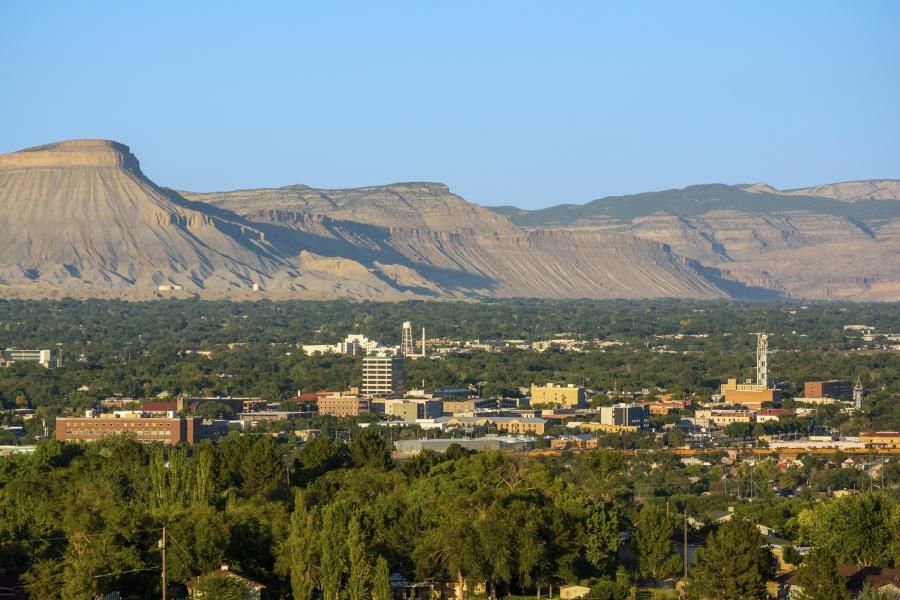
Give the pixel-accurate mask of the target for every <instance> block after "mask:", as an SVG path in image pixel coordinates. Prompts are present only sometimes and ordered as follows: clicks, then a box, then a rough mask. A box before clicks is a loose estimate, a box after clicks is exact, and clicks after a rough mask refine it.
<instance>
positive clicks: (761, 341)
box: [756, 333, 769, 388]
mask: <svg viewBox="0 0 900 600" xmlns="http://www.w3.org/2000/svg"><path fill="white" fill-rule="evenodd" d="M768 352H769V335H768V334H766V333H757V334H756V385H761V386H763V387H765V388H768V387H769V358H768Z"/></svg>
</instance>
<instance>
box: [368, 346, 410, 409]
mask: <svg viewBox="0 0 900 600" xmlns="http://www.w3.org/2000/svg"><path fill="white" fill-rule="evenodd" d="M402 393H403V357H402V356H390V355H387V354H375V355H371V356H366V357H365V358H363V364H362V388H361V389H360V395H361V396H363V397H364V398H385V397H389V396H399V395H401V394H402Z"/></svg>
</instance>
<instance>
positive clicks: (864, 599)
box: [856, 583, 900, 600]
mask: <svg viewBox="0 0 900 600" xmlns="http://www.w3.org/2000/svg"><path fill="white" fill-rule="evenodd" d="M856 600H900V592H897V591H894V590H890V589H888V588H887V587H886V586H885V587H883V588H873V587H871V586H870V585H869V584H868V583H867V584H866V585H865V586H864V587H863V589H862V591H861V592H860V593H859V595H858V596H857V597H856Z"/></svg>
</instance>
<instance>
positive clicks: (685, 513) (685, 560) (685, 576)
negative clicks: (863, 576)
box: [163, 504, 687, 600]
mask: <svg viewBox="0 0 900 600" xmlns="http://www.w3.org/2000/svg"><path fill="white" fill-rule="evenodd" d="M684 583H685V585H687V504H685V505H684ZM163 600H165V599H163Z"/></svg>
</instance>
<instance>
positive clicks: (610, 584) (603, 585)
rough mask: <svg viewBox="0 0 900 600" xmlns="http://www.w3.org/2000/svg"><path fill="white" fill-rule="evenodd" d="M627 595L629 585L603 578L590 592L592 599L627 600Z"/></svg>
mask: <svg viewBox="0 0 900 600" xmlns="http://www.w3.org/2000/svg"><path fill="white" fill-rule="evenodd" d="M627 597H628V587H627V586H624V585H622V584H621V583H619V582H618V581H613V580H611V579H601V580H600V581H598V582H597V583H595V584H594V585H593V586H592V587H591V591H590V592H589V593H588V598H590V599H591V600H625V599H626V598H627Z"/></svg>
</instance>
